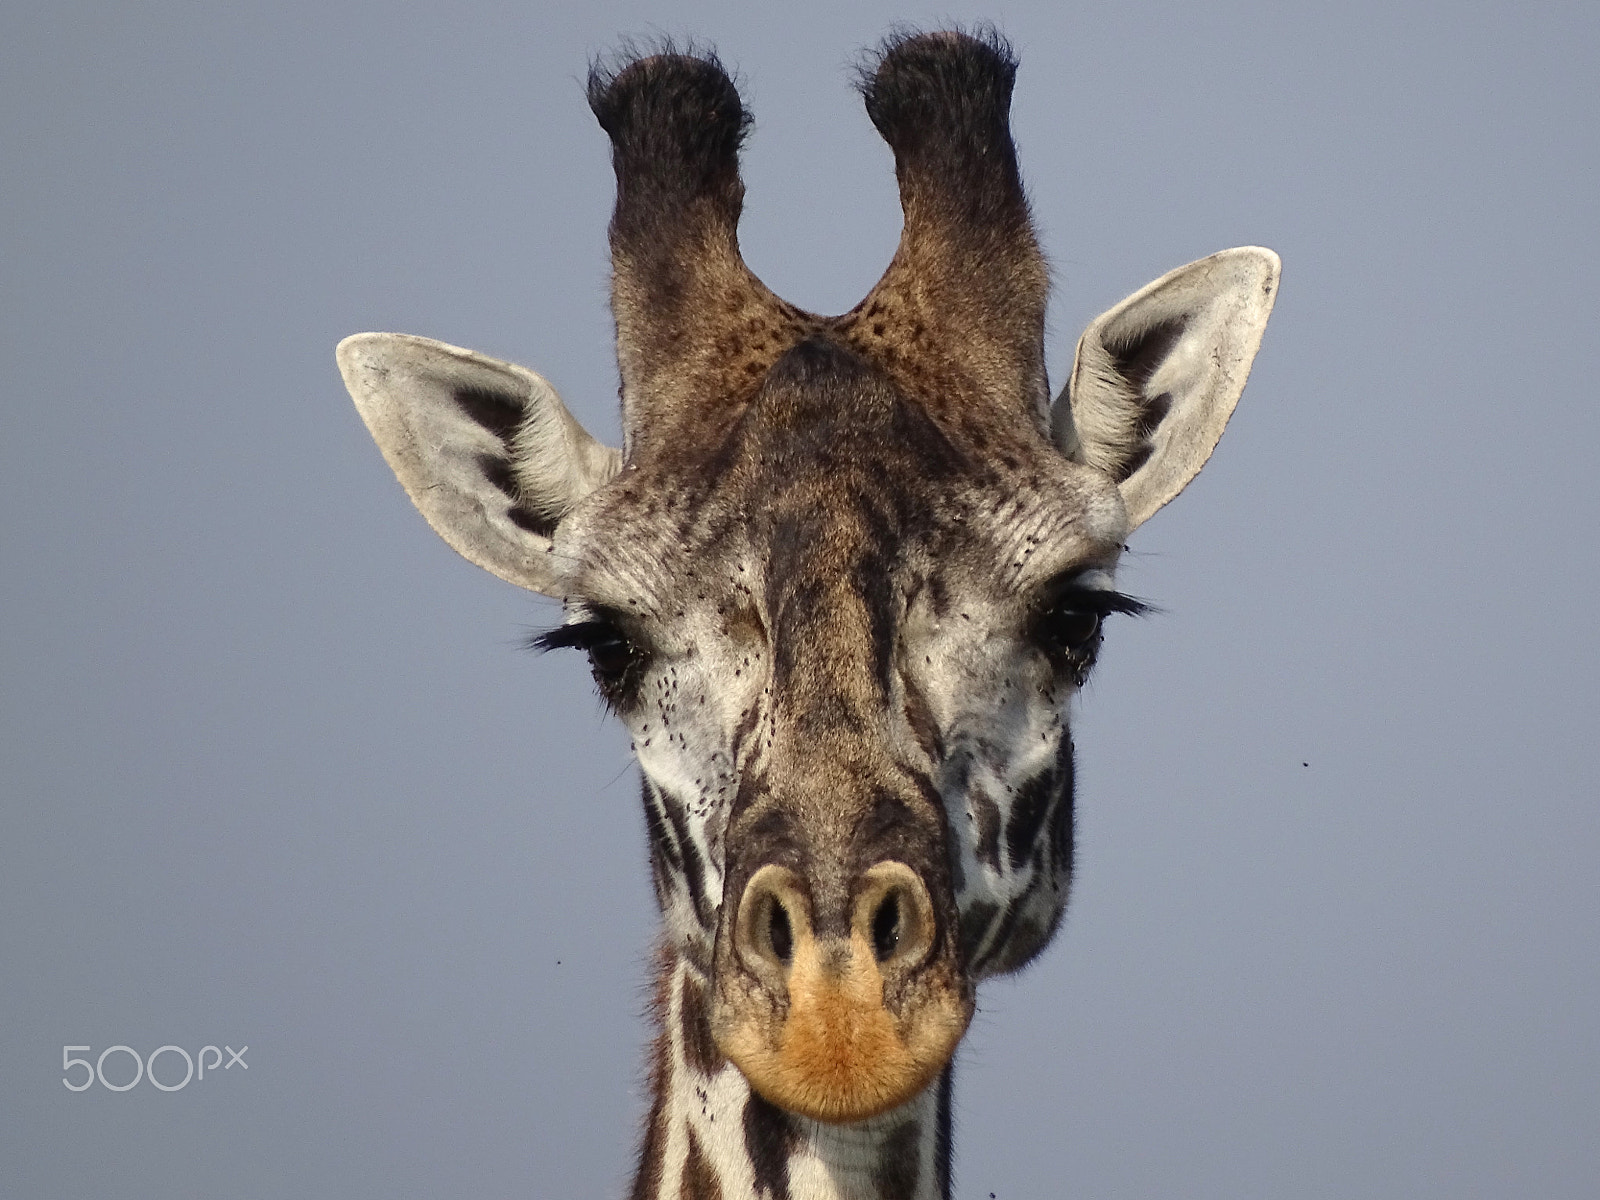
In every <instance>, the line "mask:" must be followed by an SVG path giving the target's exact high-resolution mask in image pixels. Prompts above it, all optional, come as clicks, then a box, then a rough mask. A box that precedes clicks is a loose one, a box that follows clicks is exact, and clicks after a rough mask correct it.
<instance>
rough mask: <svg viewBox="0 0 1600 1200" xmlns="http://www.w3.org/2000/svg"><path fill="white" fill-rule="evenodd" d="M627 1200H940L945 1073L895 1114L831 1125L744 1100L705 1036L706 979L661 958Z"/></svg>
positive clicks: (740, 1085)
mask: <svg viewBox="0 0 1600 1200" xmlns="http://www.w3.org/2000/svg"><path fill="white" fill-rule="evenodd" d="M657 1011H658V1016H659V1020H660V1025H661V1027H660V1032H659V1035H658V1037H657V1041H656V1047H655V1064H654V1067H653V1069H652V1071H651V1087H652V1092H653V1099H652V1103H651V1107H650V1121H649V1125H648V1126H647V1128H646V1130H645V1136H644V1147H643V1149H642V1151H641V1152H640V1157H639V1174H638V1177H637V1179H636V1180H635V1183H634V1189H633V1200H948V1198H949V1195H950V1069H949V1068H948V1067H947V1068H946V1069H945V1071H944V1073H943V1074H942V1075H941V1077H940V1079H939V1081H938V1082H936V1083H934V1084H932V1085H931V1086H930V1087H928V1088H927V1090H926V1091H924V1092H922V1094H920V1095H919V1096H917V1097H915V1098H914V1099H912V1100H910V1101H908V1102H907V1103H906V1104H904V1105H902V1106H901V1107H899V1108H897V1109H894V1110H893V1111H891V1112H887V1113H884V1114H882V1115H880V1116H877V1117H873V1118H871V1119H869V1120H866V1121H859V1122H855V1123H852V1124H848V1125H829V1124H826V1123H824V1122H821V1121H813V1120H810V1119H808V1118H806V1117H801V1116H797V1115H795V1114H793V1113H788V1112H784V1111H783V1110H782V1109H779V1108H776V1107H775V1106H773V1105H771V1104H768V1103H767V1102H766V1101H765V1100H763V1099H762V1098H761V1097H760V1096H758V1095H756V1094H755V1093H753V1092H752V1091H751V1090H750V1086H749V1084H747V1083H746V1082H745V1079H744V1076H743V1075H741V1074H740V1073H739V1069H738V1068H737V1067H735V1066H734V1065H733V1064H732V1063H731V1062H729V1061H728V1060H727V1059H725V1058H723V1056H722V1054H721V1052H720V1051H719V1050H718V1049H717V1046H716V1043H715V1042H714V1041H713V1040H712V1037H711V1026H710V1022H709V1021H708V1019H707V1012H708V1005H707V984H706V980H705V978H704V976H702V975H701V974H700V972H698V971H697V970H695V968H694V967H693V966H691V965H690V964H689V963H688V962H687V961H686V960H684V959H683V958H681V957H677V956H673V955H670V954H669V955H667V956H665V957H664V961H663V963H662V965H661V975H660V978H659V980H658V988H657Z"/></svg>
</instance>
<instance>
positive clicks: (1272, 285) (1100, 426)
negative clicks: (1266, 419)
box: [1051, 246, 1280, 528]
mask: <svg viewBox="0 0 1600 1200" xmlns="http://www.w3.org/2000/svg"><path fill="white" fill-rule="evenodd" d="M1279 270H1280V263H1279V261H1278V256H1277V255H1276V254H1274V253H1273V252H1272V251H1271V250H1264V249H1262V248H1260V247H1258V246H1244V247H1240V248H1238V249H1234V250H1224V251H1222V252H1221V253H1220V254H1213V255H1212V256H1211V257H1210V258H1203V259H1201V260H1200V261H1199V262H1193V263H1190V264H1189V265H1188V266H1186V267H1179V268H1178V269H1177V270H1176V271H1173V272H1172V273H1171V274H1169V275H1164V276H1162V277H1161V278H1160V279H1158V280H1156V281H1155V282H1154V283H1152V284H1150V285H1149V286H1147V287H1145V288H1142V289H1140V290H1139V291H1137V292H1135V293H1134V294H1133V295H1132V296H1129V297H1128V298H1127V299H1126V300H1124V301H1123V302H1122V303H1121V304H1119V305H1117V306H1116V307H1115V308H1113V309H1112V310H1111V311H1110V312H1107V313H1105V314H1104V315H1102V316H1100V317H1097V318H1096V319H1095V320H1094V322H1093V323H1092V324H1091V325H1090V326H1089V328H1088V330H1087V331H1085V333H1084V335H1083V337H1082V339H1081V340H1080V341H1079V342H1078V356H1077V360H1076V361H1075V362H1074V363H1073V366H1072V378H1071V379H1070V380H1069V381H1068V383H1067V387H1066V388H1065V389H1064V390H1063V392H1062V394H1061V395H1060V396H1059V397H1058V398H1057V400H1056V402H1055V406H1054V408H1053V410H1052V413H1051V433H1052V435H1053V437H1054V439H1055V442H1056V445H1057V446H1058V447H1059V448H1060V449H1061V451H1062V453H1064V454H1066V455H1068V456H1069V457H1070V458H1072V459H1074V460H1076V461H1078V462H1081V463H1084V464H1085V465H1087V466H1091V467H1094V468H1096V469H1097V470H1101V471H1104V472H1105V473H1106V474H1108V475H1110V476H1111V478H1112V479H1114V480H1116V482H1117V485H1118V487H1119V488H1120V489H1121V491H1122V498H1123V502H1124V503H1125V504H1126V506H1127V509H1128V519H1129V522H1130V528H1131V527H1134V526H1138V525H1140V524H1142V523H1143V522H1144V521H1145V520H1146V519H1147V518H1148V517H1149V516H1150V515H1151V514H1153V513H1154V512H1155V511H1156V510H1157V509H1158V508H1160V507H1161V506H1162V505H1163V504H1165V503H1166V502H1167V501H1168V500H1171V499H1172V498H1173V497H1174V496H1176V495H1177V494H1178V493H1179V492H1181V491H1182V490H1183V489H1184V487H1185V486H1186V485H1187V484H1188V482H1189V481H1190V480H1191V479H1193V478H1194V477H1195V475H1196V474H1197V473H1198V472H1199V470H1200V468H1201V467H1202V466H1204V465H1205V462H1206V459H1208V458H1210V457H1211V451H1212V450H1213V449H1215V448H1216V444H1217V441H1218V439H1219V438H1221V437H1222V430H1223V428H1224V427H1225V426H1226V425H1227V423H1228V418H1229V417H1230V416H1231V415H1232V414H1233V408H1234V405H1235V404H1237V403H1238V401H1239V395H1240V393H1241V392H1243V391H1244V384H1245V380H1246V379H1247V378H1248V377H1249V375H1250V364H1251V363H1252V362H1253V361H1254V359H1255V356H1256V349H1257V348H1258V347H1259V346H1260V345H1261V335H1262V333H1263V331H1264V330H1265V329H1266V325H1267V317H1268V316H1269V315H1270V314H1271V312H1272V303H1273V301H1274V300H1275V299H1276V297H1277V292H1278V273H1279Z"/></svg>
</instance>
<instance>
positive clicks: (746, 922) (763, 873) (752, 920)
mask: <svg viewBox="0 0 1600 1200" xmlns="http://www.w3.org/2000/svg"><path fill="white" fill-rule="evenodd" d="M811 936H812V934H811V909H810V905H809V903H808V901H807V898H806V895H805V893H804V892H803V891H802V890H801V886H800V880H799V877H798V876H796V875H795V873H794V872H793V871H791V870H789V868H787V867H780V866H778V865H776V864H774V863H768V864H767V865H765V866H763V867H760V868H759V869H757V871H756V873H755V874H754V875H752V876H750V882H749V883H747V884H745V889H744V894H743V895H742V896H741V897H740V899H739V913H738V916H737V917H736V918H735V920H734V927H733V948H734V951H735V953H737V954H738V955H739V958H740V959H741V960H742V961H743V963H744V965H745V967H746V968H747V969H748V970H749V971H750V973H751V974H752V975H754V976H755V977H756V978H757V979H758V980H760V981H761V983H762V985H763V986H765V987H766V988H767V989H768V990H770V991H771V992H772V993H773V994H774V995H778V996H781V995H783V994H784V992H785V990H786V989H787V988H788V986H789V974H790V971H791V970H792V969H793V967H794V964H795V961H796V959H797V958H799V957H803V956H804V950H805V946H806V945H807V942H808V939H810V938H811Z"/></svg>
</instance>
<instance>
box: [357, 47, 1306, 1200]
mask: <svg viewBox="0 0 1600 1200" xmlns="http://www.w3.org/2000/svg"><path fill="white" fill-rule="evenodd" d="M1015 69H1016V65H1015V60H1014V59H1013V58H1012V56H1011V54H1010V51H1009V49H1008V48H1007V47H1006V46H1005V44H1004V43H1003V42H1002V41H1001V40H1000V39H999V38H998V37H995V36H992V35H991V36H986V37H971V36H967V35H964V34H951V33H936V34H921V35H908V36H902V37H899V38H896V39H892V40H891V41H890V42H889V43H888V44H887V45H886V46H885V47H884V48H883V50H882V52H881V53H880V54H879V56H878V57H877V59H876V64H875V67H874V69H873V70H871V71H870V72H867V73H866V74H865V75H864V77H863V82H862V92H863V95H864V97H865V100H866V107H867V112H868V115H869V117H870V118H871V120H872V121H873V123H874V125H876V127H877V128H878V130H879V132H880V133H881V134H882V135H883V137H884V138H885V139H886V141H887V142H888V143H889V145H890V147H891V148H892V150H893V151H894V156H895V170H896V176H897V179H898V182H899V187H900V196H901V203H902V207H903V209H904V214H905V219H904V227H903V232H902V235H901V239H900V244H899V247H898V249H897V250H896V252H895V254H894V257H893V259H892V261H891V262H890V264H889V266H888V269H887V270H886V271H885V272H884V275H883V276H882V278H881V279H880V280H879V282H878V283H877V284H876V285H875V286H874V287H873V289H872V291H871V292H870V293H869V294H868V295H867V297H866V298H865V299H864V300H863V301H862V302H861V303H860V304H858V305H857V306H856V307H855V308H853V309H851V310H850V311H849V312H848V313H845V314H844V315H842V316H838V317H821V316H817V315H814V314H812V313H808V312H804V311H802V310H800V309H797V308H795V307H794V306H793V305H790V304H788V303H786V302H784V301H783V300H781V299H779V298H778V297H777V296H775V295H773V294H772V293H771V292H770V291H768V290H767V289H766V287H765V286H763V285H762V283H761V282H760V281H759V280H758V279H756V277H755V276H754V275H753V274H752V273H751V272H750V270H749V269H748V268H747V267H746V266H745V264H744V261H743V259H742V258H741V257H740V254H739V245H738V237H737V224H738V219H739V213H740V208H741V205H742V201H743V183H742V182H741V180H740V176H739V165H738V155H739V147H740V143H741V141H742V139H743V137H744V135H745V133H746V131H747V129H748V125H749V116H748V114H747V113H746V111H745V109H744V106H743V103H742V101H741V100H740V97H739V94H738V92H737V90H736V89H735V87H734V85H733V83H732V82H731V81H730V80H729V78H728V77H727V75H726V74H725V73H724V72H723V70H722V69H721V67H720V66H719V65H718V64H717V62H716V61H715V59H714V58H712V57H709V56H703V55H683V54H675V53H670V52H667V53H661V54H655V55H651V56H648V57H639V58H635V59H632V60H630V61H627V62H625V63H622V64H621V65H619V66H615V67H612V68H607V69H596V70H595V71H594V72H593V73H592V74H591V77H590V82H589V100H590V104H591V107H592V108H593V109H594V112H595V115H596V116H597V118H598V119H599V121H600V124H601V125H602V127H603V128H604V129H605V131H606V133H607V134H608V135H609V136H610V138H611V142H612V148H613V163H614V167H615V171H616V177H617V199H616V208H615V211H614V214H613V217H612V221H611V227H610V238H611V253H612V266H613V277H612V308H613V313H614V315H615V318H616V326H617V359H618V364H619V368H620V372H621V376H622V405H623V430H624V445H623V447H622V448H621V449H613V448H609V447H606V446H603V445H601V444H600V443H598V442H597V441H595V439H594V438H592V437H590V436H589V434H588V433H586V432H585V431H584V430H583V428H582V427H581V426H580V425H579V424H578V423H577V422H576V421H575V420H574V419H573V418H572V416H571V415H570V414H569V413H568V412H567V410H566V408H565V407H564V406H563V405H562V403H561V400H560V398H559V397H558V396H557V395H556V393H555V391H554V389H552V388H551V387H550V385H549V384H548V383H546V382H545V381H544V380H543V379H542V378H540V377H539V376H538V375H535V374H534V373H533V372H531V371H528V370H526V369H524V368H522V367H518V366H514V365H512V364H509V363H504V362H499V361H496V360H494V359H490V358H487V357H484V356H482V355H479V354H475V353H473V352H471V351H468V350H462V349H459V348H456V347H453V346H446V345H444V344H442V343H439V342H434V341H430V340H427V339H424V338H417V337H410V336H405V335H400V334H384V333H367V334H358V335H356V336H355V337H352V338H349V339H347V340H346V341H345V342H343V343H342V344H341V345H340V347H339V351H338V358H339V365H340V369H341V371H342V372H343V374H344V378H345V382H346V384H347V385H348V387H349V389H350V392H351V395H352V396H353V397H354V399H355V401H356V405H357V407H358V409H359V410H360V412H361V415H362V417H363V418H364V419H365V421H366V423H367V425H368V428H369V429H370V430H371V431H372V434H373V437H374V438H375V439H376V440H377V442H378V445H379V447H380V448H381V449H382V451H383V454H384V456H385V458H386V459H387V460H388V462H389V464H390V465H391V466H392V467H393V468H394V471H395V473H396V475H398V476H399V479H400V482H401V483H402V484H403V485H404V487H405V489H406V491H407V492H408V493H409V495H410V496H411V498H412V500H413V501H414V502H415V504H416V506H417V507H418V509H420V510H421V512H422V513H423V515H424V516H425V517H426V518H427V520H428V522H429V523H430V524H431V525H432V526H433V527H434V529H435V530H437V531H438V532H439V533H440V534H441V535H442V536H443V537H444V538H445V540H446V541H448V542H449V543H450V544H451V545H452V546H454V547H455V548H456V549H457V550H458V551H460V552H461V553H462V554H463V555H465V556H466V557H467V558H468V559H470V560H472V561H473V562H475V563H477V564H478V565H480V566H482V567H485V568H486V569H488V570H490V571H492V572H494V573H495V574H496V575H499V576H500V577H501V578H503V579H506V580H509V581H510V582H512V583H515V584H518V585H520V586H522V587H525V588H528V589H531V590H533V591H535V592H539V593H542V594H544V595H547V596H552V597H557V598H559V599H560V600H562V601H563V603H564V604H565V606H566V612H567V618H566V622H565V623H564V624H563V625H561V626H560V627H558V628H557V629H555V630H553V631H552V632H550V633H549V634H546V635H545V636H544V637H543V638H542V639H540V640H541V643H542V645H544V646H545V647H547V648H556V647H575V648H578V649H582V650H585V651H587V652H588V654H589V657H590V660H591V663H592V666H593V669H594V674H595V679H596V682H597V684H598V686H599V688H600V690H601V692H602V694H603V695H604V696H605V698H606V700H607V702H608V703H609V705H610V706H611V707H612V709H613V710H614V711H615V712H616V714H617V715H618V717H619V718H620V719H621V720H623V721H624V722H625V723H626V725H627V726H628V728H629V730H630V731H631V733H632V736H633V743H634V748H635V751H636V754H637V756H638V760H639V764H640V767H641V769H642V775H643V793H644V810H645V821H646V826H647V829H648V835H649V843H650V856H651V868H652V872H653V876H654V884H655V891H656V895H657V898H658V900H659V902H660V905H661V910H662V915H663V922H664V936H663V952H662V961H661V966H660V974H659V977H658V980H657V995H658V1006H657V1008H658V1015H659V1017H660V1021H661V1030H660V1033H659V1037H658V1039H657V1043H656V1051H655V1055H656V1060H655V1066H654V1071H653V1086H654V1096H653V1103H652V1110H651V1115H650V1118H649V1124H648V1127H647V1129H646V1132H645V1136H644V1144H643V1150H642V1152H641V1158H640V1166H639V1174H638V1177H637V1181H636V1185H635V1192H634V1194H635V1195H636V1196H640V1197H665V1196H679V1197H709V1196H718V1197H722V1198H724V1200H735V1198H737V1197H745V1196H751V1197H756V1196H760V1197H775V1198H776V1197H783V1198H787V1200H803V1198H810V1200H820V1198H823V1197H932V1196H947V1195H948V1194H949V1185H950V1088H951V1070H950V1062H951V1059H952V1056H953V1054H954V1052H955V1048H956V1046H957V1044H958V1043H959V1042H960V1040H961V1037H962V1036H963V1034H964V1032H965V1030H966V1027H967V1023H968V1021H969V1019H970V1017H971V1014H972V1011H973V996H974V991H975V988H976V985H977V984H978V982H979V981H980V980H982V979H984V978H986V977H988V976H992V975H995V974H999V973H1003V972H1007V971H1013V970H1016V969H1017V968H1019V967H1021V966H1022V965H1023V964H1025V963H1026V962H1028V961H1029V960H1030V959H1032V958H1033V957H1034V956H1035V955H1036V954H1038V953H1039V951H1040V950H1041V949H1042V948H1043V947H1044V946H1045V944H1046V943H1047V942H1048V941H1049V940H1050V938H1051V936H1052V934H1053V933H1054V932H1055V929H1056V926H1057V924H1058V922H1059V920H1060V917H1061V913H1062V909H1063V906H1064V905H1065V903H1066V898H1067V889H1068V882H1069V879H1070V875H1071V869H1072V855H1073V819H1072V801H1073V747H1072V739H1071V736H1070V733H1069V731H1068V726H1067V705H1068V702H1069V700H1070V698H1071V696H1072V694H1073V693H1074V691H1075V690H1076V689H1077V688H1078V687H1079V685H1081V683H1082V681H1083V679H1084V677H1085V675H1086V674H1087V672H1088V670H1089V668H1090V667H1091V666H1092V665H1093V662H1094V657H1095V653H1096V650H1097V648H1098V646H1099V643H1100V637H1101V627H1102V624H1103V622H1104V621H1105V619H1106V618H1108V617H1110V616H1111V615H1113V614H1115V613H1124V612H1137V611H1139V610H1140V608H1141V607H1142V606H1141V605H1140V604H1139V603H1138V602H1137V601H1135V600H1132V599H1130V598H1128V597H1126V596H1123V595H1122V594H1120V593H1119V592H1117V591H1116V590H1115V589H1114V587H1113V575H1114V571H1115V567H1116V563H1117V559H1118V556H1119V555H1120V553H1121V551H1122V549H1123V543H1124V540H1125V539H1126V537H1127V536H1128V534H1129V532H1130V531H1131V530H1132V529H1133V528H1134V527H1136V526H1137V525H1139V524H1140V523H1142V522H1143V521H1144V520H1145V519H1147V518H1148V517H1149V516H1150V515H1151V514H1152V513H1154V512H1155V511H1156V510H1157V509H1158V508H1160V507H1161V506H1162V505H1163V504H1165V503H1166V502H1167V501H1168V500H1170V499H1172V497H1173V496H1175V495H1176V494H1177V493H1178V492H1179V491H1181V490H1182V489H1183V487H1184V486H1185V485H1186V484H1187V483H1188V482H1189V480H1190V479H1191V478H1193V477H1194V475H1195V473H1196V472H1197V471H1199V469H1200V467H1201V466H1202V465H1203V464H1204V463H1205V461H1206V459H1207V458H1208V457H1209V456H1210V454H1211V451H1212V449H1213V447H1214V446H1215V445H1216V443H1217V439H1218V438H1219V437H1221V435H1222V431H1223V427H1224V426H1225V425H1226V423H1227V421H1228V417H1229V415H1230V414H1231V413H1232V411H1233V407H1234V405H1235V403H1236V402H1237V400H1238V398H1239V395H1240V392H1241V391H1242V390H1243V388H1244V384H1245V379H1246V376H1247V375H1248V373H1249V370H1250V365H1251V362H1252V360H1253V358H1254V356H1255V353H1256V349H1257V347H1258V346H1259V344H1260V341H1261V336H1262V332H1263V330H1264V328H1265V325H1266V321H1267V317H1268V315H1269V313H1270V312H1271V309H1272V304H1273V300H1274V298H1275V294H1276V291H1277V283H1278V272H1279V263H1278V258H1277V256H1276V255H1275V254H1273V253H1272V252H1271V251H1269V250H1263V249H1259V248H1255V247H1245V248H1240V249H1234V250H1226V251H1223V252H1222V253H1220V254H1216V255H1213V256H1211V257H1210V258H1206V259H1202V260H1200V261H1199V262H1196V263H1191V264H1190V265H1188V266H1186V267H1181V268H1179V269H1178V270H1176V271H1174V272H1172V273H1171V274H1169V275H1167V276H1165V277H1164V278H1162V279H1159V280H1157V281H1156V282H1154V283H1152V284H1150V285H1149V286H1148V287H1146V288H1144V289H1142V290H1141V291H1139V292H1136V293H1135V294H1134V295H1132V296H1131V297H1129V298H1128V299H1127V300H1125V301H1123V302H1122V303H1121V304H1119V305H1117V306H1116V307H1115V308H1113V309H1111V310H1110V311H1109V312H1107V313H1106V314H1105V315H1104V316H1102V317H1100V318H1098V319H1097V320H1096V321H1095V322H1094V323H1093V324H1091V325H1090V327H1089V329H1088V331H1087V332H1086V333H1085V334H1084V335H1083V338H1082V340H1081V341H1080V343H1079V345H1078V352H1077V357H1076V360H1075V362H1074V365H1073V369H1072V374H1071V377H1070V379H1069V381H1068V384H1067V387H1066V388H1065V389H1064V391H1063V393H1062V395H1061V396H1060V397H1059V398H1058V399H1057V400H1056V401H1055V402H1054V404H1053V405H1052V404H1051V402H1050V397H1049V392H1048V385H1047V382H1046V377H1045V365H1044V314H1045V301H1046V292H1047V287H1048V279H1047V271H1046V267H1045V262H1044V259H1043V256H1042V255H1041V253H1040V250H1039V247H1038V244H1037V242H1036V240H1035V237H1034V232H1033V227H1032V224H1031V221H1030V218H1029V213H1028V206H1027V202H1026V199H1025V198H1024V195H1023V190H1022V184H1021V179H1020V176H1019V173H1018V170H1017V163H1016V155H1015V151H1014V149H1013V146H1012V141H1011V136H1010V132H1009V109H1010V99H1011V88H1012V81H1013V77H1014V73H1015Z"/></svg>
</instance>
